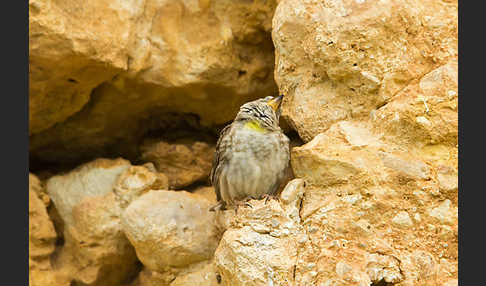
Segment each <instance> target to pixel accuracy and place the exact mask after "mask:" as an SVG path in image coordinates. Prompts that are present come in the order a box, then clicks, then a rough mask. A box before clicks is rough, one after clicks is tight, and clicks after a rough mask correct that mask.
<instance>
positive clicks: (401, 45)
mask: <svg viewBox="0 0 486 286" xmlns="http://www.w3.org/2000/svg"><path fill="white" fill-rule="evenodd" d="M272 38H273V42H274V45H275V54H276V59H275V64H276V67H275V80H276V82H277V85H278V86H279V90H280V92H281V93H284V94H285V95H286V97H285V98H284V101H283V112H282V116H283V117H284V118H286V119H287V121H288V122H289V123H290V124H291V125H292V126H293V127H294V128H295V129H296V130H297V132H298V133H299V135H300V137H301V138H302V139H303V140H304V141H306V142H308V141H310V140H311V139H312V138H313V137H314V136H316V135H317V134H319V133H322V132H323V131H325V130H326V129H328V128H329V127H330V126H331V125H332V124H333V123H335V122H337V121H340V120H347V119H350V118H366V117H368V116H369V114H370V112H372V111H373V110H375V109H377V108H379V107H380V106H382V105H383V104H385V103H386V102H387V101H389V100H390V99H391V98H392V97H394V96H395V94H397V93H398V92H400V91H401V90H402V89H403V88H405V87H406V86H407V85H408V84H409V83H410V82H411V81H412V80H414V79H418V78H421V77H422V76H424V75H425V74H427V73H429V72H431V71H432V70H433V69H435V68H437V67H439V66H441V65H443V64H445V63H446V62H447V61H448V60H449V59H451V58H454V57H455V56H457V1H453V2H444V1H427V2H423V1H415V0H400V1H386V2H385V1H378V0H369V1H351V0H349V1H327V2H326V3H321V2H317V1H299V0H283V1H280V2H279V4H278V6H277V9H276V11H275V15H274V17H273V29H272ZM439 132H444V131H439Z"/></svg>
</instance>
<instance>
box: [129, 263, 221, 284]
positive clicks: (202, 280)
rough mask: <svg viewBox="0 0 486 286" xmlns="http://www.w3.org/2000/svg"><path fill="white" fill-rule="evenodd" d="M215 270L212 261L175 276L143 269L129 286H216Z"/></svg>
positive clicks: (196, 264) (192, 266)
mask: <svg viewBox="0 0 486 286" xmlns="http://www.w3.org/2000/svg"><path fill="white" fill-rule="evenodd" d="M217 275H218V274H217V273H216V269H215V267H214V263H213V262H212V261H202V262H199V263H195V264H193V265H190V266H188V267H185V268H184V269H181V270H179V273H177V275H175V274H174V273H173V272H170V271H169V272H164V273H159V272H156V271H152V270H149V269H147V268H144V269H143V270H142V271H141V272H140V274H139V275H138V277H137V279H136V280H135V281H134V282H132V283H131V284H130V286H186V285H201V286H217V285H220V284H219V283H218V278H217Z"/></svg>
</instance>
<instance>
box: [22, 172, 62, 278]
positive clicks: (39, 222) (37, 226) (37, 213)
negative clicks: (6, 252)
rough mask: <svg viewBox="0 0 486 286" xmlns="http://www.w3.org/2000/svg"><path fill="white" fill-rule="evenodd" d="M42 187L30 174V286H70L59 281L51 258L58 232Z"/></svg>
mask: <svg viewBox="0 0 486 286" xmlns="http://www.w3.org/2000/svg"><path fill="white" fill-rule="evenodd" d="M42 189H43V187H42V185H41V182H40V181H39V179H38V178H37V177H36V176H35V175H33V174H31V173H29V285H30V286H47V285H54V284H55V285H68V283H67V281H66V283H64V284H63V283H62V281H60V280H59V279H57V277H56V274H55V272H54V270H53V269H52V265H51V263H50V259H49V256H50V255H51V254H52V253H53V252H54V250H55V242H56V238H57V235H56V231H55V229H54V225H53V223H52V221H51V219H50V218H49V215H48V214H47V210H46V207H47V203H48V202H47V203H46V202H44V201H43V200H42V199H41V198H40V192H42Z"/></svg>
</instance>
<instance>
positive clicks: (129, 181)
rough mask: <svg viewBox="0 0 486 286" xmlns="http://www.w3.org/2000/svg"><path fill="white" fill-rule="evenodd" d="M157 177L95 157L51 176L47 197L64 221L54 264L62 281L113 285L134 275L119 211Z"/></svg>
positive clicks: (132, 256)
mask: <svg viewBox="0 0 486 286" xmlns="http://www.w3.org/2000/svg"><path fill="white" fill-rule="evenodd" d="M157 178H158V176H157V175H156V174H153V173H150V172H149V170H148V169H146V168H145V167H139V166H134V167H132V166H131V164H130V162H128V161H127V160H124V159H115V160H109V159H97V160H95V161H92V162H89V163H86V164H84V165H82V166H80V167H78V168H76V169H75V170H73V171H71V172H69V173H67V174H64V175H56V176H53V177H51V178H50V179H49V180H48V181H47V183H46V188H47V193H48V194H49V196H50V198H51V199H52V202H53V203H54V205H55V207H56V210H57V212H58V213H59V216H60V218H61V219H62V221H63V223H64V233H63V235H64V240H65V243H64V245H63V246H62V248H61V249H60V252H59V255H57V256H56V259H55V260H54V265H55V267H56V268H57V269H58V270H59V272H61V273H63V275H64V276H65V277H67V278H68V279H70V280H73V281H76V282H78V283H83V284H85V285H119V284H120V283H121V282H123V281H124V280H125V279H127V278H129V277H130V276H131V275H133V272H134V271H136V255H135V251H134V249H133V247H132V246H131V245H130V243H129V241H128V240H127V239H126V237H125V235H124V233H123V231H122V229H121V224H120V216H121V212H122V211H123V208H124V207H125V206H126V205H128V204H129V203H130V202H131V200H132V199H134V197H136V196H137V195H140V194H142V193H144V192H146V191H147V189H150V188H152V187H153V186H159V185H160V184H159V183H158V181H157Z"/></svg>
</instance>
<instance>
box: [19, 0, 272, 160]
mask: <svg viewBox="0 0 486 286" xmlns="http://www.w3.org/2000/svg"><path fill="white" fill-rule="evenodd" d="M275 7H276V2H275V1H260V0H259V1H251V2H247V1H237V2H234V1H228V0H218V1H206V0H201V1H182V0H177V1H162V0H143V1H123V3H122V2H113V1H108V0H106V1H93V0H90V1H83V2H76V1H63V2H62V3H61V2H59V1H40V0H33V1H29V11H30V18H29V24H30V29H29V44H30V49H29V54H30V65H29V67H30V73H29V76H30V77H29V78H30V101H29V103H30V105H29V110H30V134H31V135H32V136H31V138H30V139H31V140H30V151H31V155H32V156H33V157H36V158H37V159H39V160H44V161H50V162H53V161H54V162H59V161H61V162H68V161H76V160H79V159H85V158H86V157H88V158H93V157H97V156H105V155H106V154H109V155H110V156H111V155H112V154H118V155H120V154H122V155H130V156H133V154H132V152H133V150H131V148H132V146H135V145H137V144H136V142H137V140H138V139H139V138H140V137H141V136H143V135H144V134H145V132H147V131H148V130H150V129H151V128H160V126H158V123H159V121H164V119H165V118H168V117H170V115H169V114H170V112H177V113H180V114H195V115H197V116H198V117H199V118H200V120H201V124H202V125H204V126H209V125H214V124H223V123H225V122H227V121H229V120H231V119H232V118H233V117H234V115H235V114H236V112H237V110H238V107H239V106H240V105H241V104H242V103H244V102H246V101H248V100H250V99H255V98H258V97H262V96H267V95H272V94H275V93H276V92H277V89H276V85H275V83H274V80H273V76H272V71H273V66H274V52H273V45H272V41H271V35H270V31H271V19H272V16H273V12H274V9H275ZM114 156H116V155H114Z"/></svg>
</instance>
